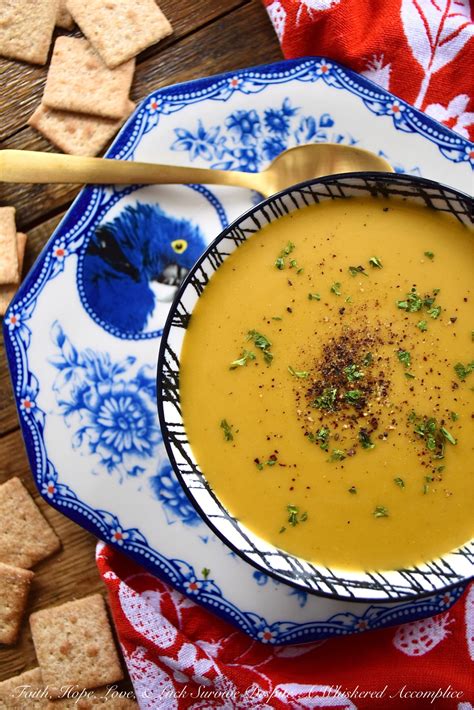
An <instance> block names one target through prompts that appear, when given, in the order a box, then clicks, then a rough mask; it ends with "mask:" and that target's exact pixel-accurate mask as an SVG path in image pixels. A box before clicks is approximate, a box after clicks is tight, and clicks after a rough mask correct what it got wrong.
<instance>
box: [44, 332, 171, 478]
mask: <svg viewBox="0 0 474 710" xmlns="http://www.w3.org/2000/svg"><path fill="white" fill-rule="evenodd" d="M51 336H52V339H53V342H54V343H55V345H56V346H57V348H58V351H59V352H58V355H57V356H56V357H55V358H54V359H52V361H51V362H52V364H53V365H54V367H55V368H56V369H57V370H58V373H57V376H56V379H55V382H54V390H55V391H56V393H57V400H58V404H59V411H60V413H61V414H62V415H63V416H64V418H65V421H66V423H67V424H68V426H70V427H73V428H74V435H73V437H72V446H73V448H75V449H78V448H81V447H86V448H87V450H88V452H89V453H92V454H96V455H97V457H98V460H99V463H100V465H101V466H103V467H104V468H105V469H106V470H107V471H108V472H109V473H112V472H118V473H119V476H120V477H122V476H123V475H129V476H136V475H138V474H139V473H140V472H141V471H143V470H144V469H143V468H142V467H141V466H140V465H139V462H140V461H141V460H143V459H144V458H145V457H149V456H150V455H151V454H152V453H153V451H154V447H155V445H156V444H158V443H159V442H161V433H160V429H159V427H158V421H157V415H156V411H155V391H156V385H155V378H154V373H153V370H152V368H151V367H149V366H148V365H144V366H143V367H142V368H140V370H139V371H138V373H137V375H136V377H135V379H134V380H130V379H126V378H125V377H121V376H124V375H125V374H126V373H127V371H128V370H129V369H130V367H131V366H132V365H133V364H134V363H135V358H132V357H129V358H126V359H125V360H123V361H122V362H119V363H113V362H112V360H111V358H110V355H109V354H108V353H100V352H96V351H93V350H89V349H88V350H85V351H83V352H78V351H77V350H76V349H75V348H74V346H73V345H72V343H71V341H70V340H69V338H68V337H67V336H66V335H65V333H64V331H63V329H62V327H61V325H60V324H59V323H58V322H57V321H56V322H55V323H54V324H53V326H52V329H51Z"/></svg>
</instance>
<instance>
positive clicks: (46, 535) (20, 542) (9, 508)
mask: <svg viewBox="0 0 474 710" xmlns="http://www.w3.org/2000/svg"><path fill="white" fill-rule="evenodd" d="M59 546H60V542H59V539H58V537H57V536H56V533H55V532H54V530H53V529H52V528H51V527H50V526H49V524H48V523H47V522H46V520H45V519H44V518H43V516H42V515H41V513H40V511H39V508H38V506H37V505H36V503H35V502H34V501H33V498H32V497H31V496H30V494H29V493H28V491H27V490H26V488H25V487H24V485H23V484H22V482H21V481H20V479H19V478H10V480H9V481H7V482H6V483H4V484H3V485H1V486H0V562H5V564H9V565H14V566H15V567H25V568H28V567H32V566H33V565H34V564H36V563H37V562H39V561H40V560H43V559H44V558H45V557H49V556H50V555H52V554H53V552H56V550H57V549H58V548H59Z"/></svg>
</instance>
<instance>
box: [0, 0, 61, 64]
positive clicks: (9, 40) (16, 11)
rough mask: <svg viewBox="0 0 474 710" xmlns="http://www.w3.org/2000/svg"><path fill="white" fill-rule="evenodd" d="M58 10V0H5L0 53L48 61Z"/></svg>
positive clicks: (0, 13)
mask: <svg viewBox="0 0 474 710" xmlns="http://www.w3.org/2000/svg"><path fill="white" fill-rule="evenodd" d="M57 12H58V0H2V1H1V2H0V54H1V55H2V56H4V57H9V58H10V59H20V60H22V61H25V62H30V63H32V64H45V63H46V60H47V58H48V52H49V47H50V44H51V38H52V36H53V29H54V25H55V23H56V15H57Z"/></svg>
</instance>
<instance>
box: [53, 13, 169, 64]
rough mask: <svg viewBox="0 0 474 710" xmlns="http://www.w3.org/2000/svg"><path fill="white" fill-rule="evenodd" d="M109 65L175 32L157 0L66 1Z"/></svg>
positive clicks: (80, 25) (128, 57)
mask: <svg viewBox="0 0 474 710" xmlns="http://www.w3.org/2000/svg"><path fill="white" fill-rule="evenodd" d="M66 1H67V8H68V10H69V12H70V13H71V15H72V16H73V18H74V20H75V21H76V23H77V24H78V25H79V27H80V28H81V30H82V32H83V33H84V34H85V36H86V37H87V39H88V40H89V42H90V43H91V44H92V45H93V46H94V47H95V49H96V50H97V51H98V52H99V54H100V56H101V57H102V59H103V60H104V62H105V63H106V64H107V66H108V67H111V68H113V67H116V66H118V65H119V64H122V62H125V61H127V60H128V59H131V58H132V57H135V56H136V55H137V54H139V53H140V52H142V51H143V50H144V49H146V48H147V47H150V46H151V45H152V44H156V43H157V42H159V41H160V40H161V39H163V38H164V37H167V36H168V35H170V34H171V33H172V32H173V29H172V27H171V24H170V23H169V21H168V19H167V18H166V17H165V15H164V14H163V12H162V11H161V10H160V8H159V7H158V5H157V4H156V2H155V0H66Z"/></svg>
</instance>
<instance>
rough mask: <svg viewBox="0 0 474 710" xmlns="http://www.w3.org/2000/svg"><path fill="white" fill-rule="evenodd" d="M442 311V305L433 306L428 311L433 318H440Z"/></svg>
mask: <svg viewBox="0 0 474 710" xmlns="http://www.w3.org/2000/svg"><path fill="white" fill-rule="evenodd" d="M440 313H441V306H433V308H430V309H429V311H428V315H429V316H431V317H432V318H435V319H436V318H439V314H440Z"/></svg>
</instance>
